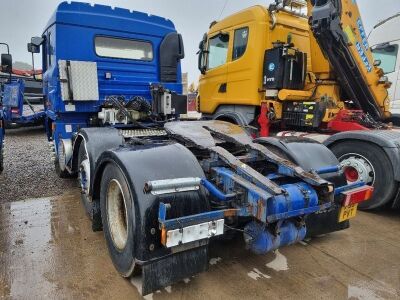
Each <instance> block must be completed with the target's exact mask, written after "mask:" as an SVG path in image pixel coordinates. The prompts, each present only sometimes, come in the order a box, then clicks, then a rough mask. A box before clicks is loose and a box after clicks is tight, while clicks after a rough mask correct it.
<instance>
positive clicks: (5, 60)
mask: <svg viewBox="0 0 400 300" xmlns="http://www.w3.org/2000/svg"><path fill="white" fill-rule="evenodd" d="M1 69H2V71H3V72H5V73H12V56H11V54H2V55H1Z"/></svg>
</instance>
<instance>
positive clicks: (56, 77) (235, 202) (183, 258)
mask: <svg viewBox="0 0 400 300" xmlns="http://www.w3.org/2000/svg"><path fill="white" fill-rule="evenodd" d="M28 51H30V52H32V53H40V52H41V53H42V62H43V66H42V67H43V72H44V74H43V93H44V96H45V112H46V131H47V135H48V138H49V141H50V145H51V147H52V150H53V151H54V161H55V167H56V171H57V173H58V175H59V176H61V177H66V176H76V177H77V178H78V181H79V185H80V191H81V198H82V203H83V205H84V207H85V210H86V212H87V213H88V215H89V216H90V218H91V221H92V227H93V230H103V231H104V235H105V239H106V242H107V246H108V249H109V253H110V256H111V258H112V261H113V264H114V266H115V268H116V269H117V270H118V272H119V273H120V274H121V275H122V276H124V277H130V276H132V275H134V274H136V273H137V272H138V271H141V272H142V276H143V285H142V292H143V294H147V293H151V292H153V291H155V290H157V289H160V288H162V287H165V286H168V285H170V284H171V283H174V282H176V281H179V280H182V279H183V278H187V277H190V276H192V275H195V274H197V273H199V272H202V271H205V270H207V268H208V265H209V263H208V245H209V240H210V239H211V238H214V237H216V236H220V235H224V234H225V233H226V232H227V231H232V230H233V231H238V232H242V233H244V239H245V242H246V244H247V246H248V248H249V249H251V250H252V251H253V252H255V253H258V254H263V253H266V252H269V251H272V250H275V249H278V248H280V247H283V246H286V245H290V244H293V243H296V242H298V241H301V240H302V239H304V238H305V236H306V235H310V236H312V235H318V234H323V233H328V232H332V231H338V230H342V229H346V228H348V227H349V221H348V219H349V218H350V217H352V216H354V215H353V214H349V213H347V214H342V208H343V207H347V208H348V207H350V208H351V207H353V209H355V210H356V209H357V202H356V201H363V200H365V199H366V198H367V197H368V195H369V194H368V193H370V192H371V188H370V187H368V186H365V185H364V184H363V183H357V184H355V185H347V184H346V180H345V178H344V176H343V174H341V173H340V171H339V166H338V165H339V163H338V161H337V159H336V158H335V156H334V155H333V153H332V152H330V151H329V150H328V149H327V148H326V147H325V146H323V145H321V144H319V143H316V142H313V141H310V140H306V139H300V138H293V139H278V138H267V139H259V140H253V139H252V138H251V137H250V136H249V135H248V134H247V133H246V132H245V131H244V129H242V128H241V127H239V126H237V125H233V124H230V123H227V122H223V121H215V120H210V121H206V120H188V119H190V117H189V115H190V114H189V112H188V106H187V97H185V96H184V95H181V93H182V81H181V80H182V79H181V66H180V61H181V59H183V58H184V48H183V42H182V37H181V36H180V35H179V34H178V33H177V32H176V30H175V27H174V25H173V23H172V22H171V21H169V20H166V19H164V18H160V17H156V16H151V15H148V14H145V13H140V12H132V11H129V10H126V9H120V8H111V7H108V6H102V5H93V6H92V5H89V4H83V3H75V2H72V3H65V2H64V3H61V4H60V5H59V6H58V8H57V10H56V12H55V14H54V15H53V16H52V17H51V19H50V21H49V23H48V25H47V26H46V29H45V30H44V32H43V35H42V36H40V37H35V38H32V39H31V42H30V43H29V44H28ZM271 149H272V150H273V151H272V150H271ZM276 153H280V155H277V154H276ZM310 158H311V159H310ZM335 188H336V189H335ZM348 211H349V210H345V212H348ZM93 255H96V254H95V253H94V254H93Z"/></svg>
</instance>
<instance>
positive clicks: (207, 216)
mask: <svg viewBox="0 0 400 300" xmlns="http://www.w3.org/2000/svg"><path fill="white" fill-rule="evenodd" d="M167 208H168V207H167V205H166V204H165V203H162V202H161V203H160V206H159V210H158V222H159V223H160V226H161V228H165V229H166V230H172V229H178V228H182V227H186V226H191V225H195V224H201V223H205V222H210V221H216V220H220V219H223V218H224V217H225V212H226V211H227V210H214V211H209V212H205V213H200V214H196V215H190V216H187V217H181V218H176V219H169V220H167V219H166V216H167Z"/></svg>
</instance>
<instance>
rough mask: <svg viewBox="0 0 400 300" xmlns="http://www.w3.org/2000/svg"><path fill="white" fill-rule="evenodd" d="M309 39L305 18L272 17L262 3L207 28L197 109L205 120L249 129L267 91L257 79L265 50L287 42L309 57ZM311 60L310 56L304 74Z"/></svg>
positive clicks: (200, 66)
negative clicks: (243, 126) (216, 120)
mask: <svg viewBox="0 0 400 300" xmlns="http://www.w3.org/2000/svg"><path fill="white" fill-rule="evenodd" d="M272 29H274V30H272ZM310 38H311V37H310V31H309V26H308V22H307V18H306V16H305V15H303V16H301V15H300V14H299V18H293V15H291V14H289V13H287V12H284V11H282V12H279V13H277V14H275V15H271V14H270V13H269V12H268V9H267V8H266V7H263V6H261V5H257V6H253V7H250V8H247V9H245V10H242V11H240V12H238V13H236V14H234V15H232V16H230V17H228V18H226V19H224V20H222V21H220V22H217V23H213V24H211V27H210V30H209V32H208V33H207V34H206V35H205V37H204V40H203V41H202V42H201V43H200V47H201V48H202V50H203V55H200V57H199V69H200V70H201V72H202V74H203V76H201V78H200V83H199V95H200V97H199V105H200V111H201V112H202V113H203V114H204V115H205V116H206V117H207V116H209V117H210V116H212V118H215V119H220V120H228V121H232V122H234V123H237V124H239V125H249V124H250V123H251V122H252V121H253V120H255V117H256V116H257V114H258V110H259V106H260V103H261V101H262V100H264V99H265V96H266V92H267V91H266V90H264V88H263V80H261V79H262V78H263V67H264V53H265V51H266V50H267V49H271V48H273V43H275V42H277V41H281V42H282V43H286V42H287V41H288V39H290V40H291V42H293V43H294V44H295V45H296V48H299V50H301V51H302V52H305V53H310ZM310 59H311V56H310V55H309V56H308V63H307V65H308V70H310V69H311V61H310ZM322 63H326V62H325V61H322Z"/></svg>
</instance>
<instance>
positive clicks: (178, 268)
mask: <svg viewBox="0 0 400 300" xmlns="http://www.w3.org/2000/svg"><path fill="white" fill-rule="evenodd" d="M207 269H208V246H202V247H199V248H195V249H191V250H187V251H184V252H179V253H176V254H173V255H171V256H168V257H167V258H163V259H160V260H158V261H156V262H152V263H150V264H146V265H144V266H143V267H142V272H143V285H142V295H143V296H145V295H148V294H150V293H153V292H155V291H157V290H159V289H161V288H164V287H166V286H169V285H171V284H173V283H175V282H177V281H179V280H183V279H184V278H188V277H191V276H193V275H196V274H198V273H201V272H205V271H207Z"/></svg>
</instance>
